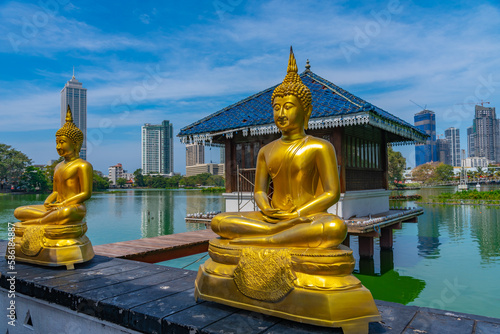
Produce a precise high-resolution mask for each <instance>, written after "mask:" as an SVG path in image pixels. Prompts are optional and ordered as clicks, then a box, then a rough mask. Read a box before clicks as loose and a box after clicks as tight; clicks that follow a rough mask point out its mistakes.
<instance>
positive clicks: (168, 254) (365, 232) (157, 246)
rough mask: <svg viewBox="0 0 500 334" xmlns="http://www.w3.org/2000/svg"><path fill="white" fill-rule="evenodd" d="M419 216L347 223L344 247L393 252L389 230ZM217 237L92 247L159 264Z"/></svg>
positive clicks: (401, 213) (364, 252) (406, 213)
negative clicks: (377, 245) (376, 240)
mask: <svg viewBox="0 0 500 334" xmlns="http://www.w3.org/2000/svg"><path fill="white" fill-rule="evenodd" d="M422 213H423V210H422V209H416V210H390V211H388V212H384V213H381V214H378V215H374V216H372V217H359V218H352V219H350V220H346V223H347V227H348V233H349V235H348V237H347V238H346V240H345V241H344V244H345V245H346V246H350V245H349V243H350V242H349V240H350V237H349V236H354V237H359V255H360V256H361V257H363V258H372V257H373V255H374V240H373V238H379V237H380V246H381V248H382V249H392V246H393V232H392V230H393V229H401V223H403V222H413V223H414V222H417V216H418V215H421V214H422ZM216 237H217V234H215V233H214V232H212V230H211V229H210V228H207V229H206V230H199V231H194V232H185V233H177V234H171V235H162V236H159V237H153V238H144V239H137V240H130V241H121V242H116V243H112V244H105V245H98V246H94V251H95V253H96V254H98V255H103V256H109V257H117V258H122V259H129V260H136V261H141V262H147V263H158V262H163V261H167V260H172V259H176V258H179V257H184V256H188V255H193V254H198V253H203V252H206V251H207V250H208V241H209V240H210V239H214V238H216Z"/></svg>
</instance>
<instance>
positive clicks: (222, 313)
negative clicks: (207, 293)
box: [163, 302, 238, 333]
mask: <svg viewBox="0 0 500 334" xmlns="http://www.w3.org/2000/svg"><path fill="white" fill-rule="evenodd" d="M237 311H238V310H237V309H235V308H232V307H229V306H226V305H221V304H216V303H213V302H206V303H203V304H198V305H195V306H193V307H190V308H188V309H185V310H182V311H180V312H178V313H175V314H173V315H171V316H168V317H166V318H164V319H163V321H165V325H166V327H167V328H168V331H165V332H166V333H193V332H195V333H196V332H199V331H200V330H201V329H202V328H204V327H206V326H209V325H210V324H212V323H214V322H216V321H218V320H221V319H223V318H225V317H227V316H229V315H231V314H233V313H235V312H237ZM200 314H202V315H203V316H200Z"/></svg>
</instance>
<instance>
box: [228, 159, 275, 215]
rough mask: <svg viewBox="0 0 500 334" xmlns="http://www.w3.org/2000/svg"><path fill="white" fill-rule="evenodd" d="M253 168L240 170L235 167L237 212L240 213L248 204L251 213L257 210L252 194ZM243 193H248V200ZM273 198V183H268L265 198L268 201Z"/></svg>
mask: <svg viewBox="0 0 500 334" xmlns="http://www.w3.org/2000/svg"><path fill="white" fill-rule="evenodd" d="M255 171H256V169H255V168H240V167H239V166H236V175H237V176H236V192H237V194H238V212H239V211H241V209H243V208H244V207H245V206H247V205H248V204H250V205H251V208H253V209H252V210H253V211H257V210H259V208H258V206H257V203H256V202H255V198H254V196H253V195H254V192H255ZM243 193H250V198H248V195H247V196H244V195H243ZM272 196H273V183H272V181H270V182H269V188H268V193H267V197H268V198H269V201H270V200H271V199H272Z"/></svg>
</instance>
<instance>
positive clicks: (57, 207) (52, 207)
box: [44, 202, 64, 210]
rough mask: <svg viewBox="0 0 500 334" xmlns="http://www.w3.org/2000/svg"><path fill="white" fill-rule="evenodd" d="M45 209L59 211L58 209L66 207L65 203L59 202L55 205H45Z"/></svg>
mask: <svg viewBox="0 0 500 334" xmlns="http://www.w3.org/2000/svg"><path fill="white" fill-rule="evenodd" d="M44 205H45V207H46V208H47V209H48V210H57V209H60V208H62V207H63V206H64V204H63V203H58V202H55V203H44Z"/></svg>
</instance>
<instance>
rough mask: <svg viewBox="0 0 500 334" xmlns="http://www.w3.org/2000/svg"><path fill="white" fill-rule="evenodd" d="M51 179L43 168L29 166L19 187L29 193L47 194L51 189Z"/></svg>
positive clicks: (22, 176)
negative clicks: (39, 192)
mask: <svg viewBox="0 0 500 334" xmlns="http://www.w3.org/2000/svg"><path fill="white" fill-rule="evenodd" d="M49 181H50V180H49V178H48V177H47V175H46V174H45V171H44V170H43V169H42V168H39V167H34V166H28V167H26V169H25V171H24V173H23V175H21V177H20V179H19V186H20V187H21V189H24V190H26V191H29V192H34V191H41V192H46V191H47V190H49V189H50V187H49Z"/></svg>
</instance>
